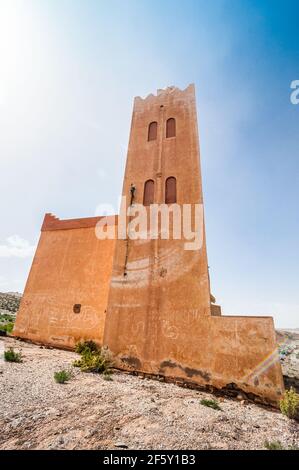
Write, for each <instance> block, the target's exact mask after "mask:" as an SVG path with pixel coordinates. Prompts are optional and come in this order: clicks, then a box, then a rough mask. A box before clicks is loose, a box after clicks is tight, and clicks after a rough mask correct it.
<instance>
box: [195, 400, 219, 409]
mask: <svg viewBox="0 0 299 470" xmlns="http://www.w3.org/2000/svg"><path fill="white" fill-rule="evenodd" d="M200 404H201V405H203V406H207V407H208V408H213V410H221V408H220V405H219V403H218V401H217V400H206V399H202V400H200Z"/></svg>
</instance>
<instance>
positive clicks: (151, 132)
mask: <svg viewBox="0 0 299 470" xmlns="http://www.w3.org/2000/svg"><path fill="white" fill-rule="evenodd" d="M157 129H158V123H157V122H156V121H154V122H151V123H150V125H149V126H148V137H147V140H148V141H150V140H156V138H157Z"/></svg>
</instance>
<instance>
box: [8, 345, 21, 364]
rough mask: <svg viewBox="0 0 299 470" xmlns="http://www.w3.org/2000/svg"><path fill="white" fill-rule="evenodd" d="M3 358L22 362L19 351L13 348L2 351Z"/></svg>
mask: <svg viewBox="0 0 299 470" xmlns="http://www.w3.org/2000/svg"><path fill="white" fill-rule="evenodd" d="M4 359H5V361H7V362H22V354H21V352H16V351H15V350H14V349H13V348H9V349H8V350H7V351H4Z"/></svg>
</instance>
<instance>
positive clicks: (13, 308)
mask: <svg viewBox="0 0 299 470" xmlns="http://www.w3.org/2000/svg"><path fill="white" fill-rule="evenodd" d="M21 298H22V294H19V293H18V292H0V315H1V314H10V315H14V316H15V315H16V313H17V311H18V310H19V306H20V302H21Z"/></svg>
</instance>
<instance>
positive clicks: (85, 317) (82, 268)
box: [13, 215, 114, 348]
mask: <svg viewBox="0 0 299 470" xmlns="http://www.w3.org/2000/svg"><path fill="white" fill-rule="evenodd" d="M98 220H99V218H89V219H73V220H68V221H60V220H59V219H57V218H55V217H54V216H52V215H46V217H45V221H44V224H43V227H42V233H41V237H40V240H39V244H38V247H37V250H36V254H35V257H34V260H33V263H32V267H31V270H30V274H29V277H28V281H27V284H26V288H25V292H24V295H23V298H22V302H21V305H20V309H19V312H18V315H17V319H16V324H15V328H14V331H13V334H14V335H15V336H18V337H21V338H24V339H30V340H31V341H34V342H38V343H43V344H49V345H52V346H58V347H64V348H72V347H74V345H75V344H76V342H78V341H79V340H80V339H94V340H95V341H98V342H99V343H101V342H102V340H103V331H104V323H105V317H106V307H107V297H108V290H109V284H110V277H111V270H112V260H113V252H114V240H98V239H97V238H96V236H95V225H96V223H97V221H98ZM75 305H76V307H75V311H74V306H75ZM79 306H81V307H79ZM75 312H77V313H75Z"/></svg>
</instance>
